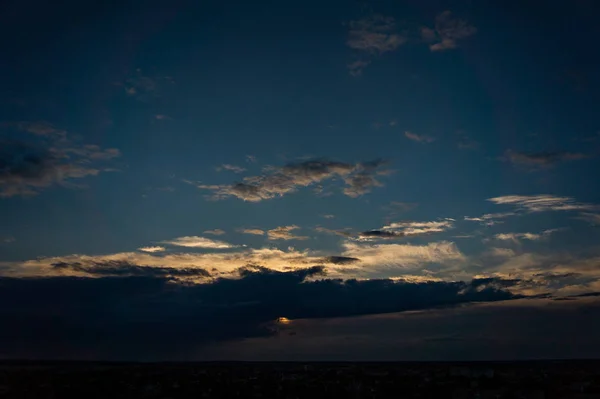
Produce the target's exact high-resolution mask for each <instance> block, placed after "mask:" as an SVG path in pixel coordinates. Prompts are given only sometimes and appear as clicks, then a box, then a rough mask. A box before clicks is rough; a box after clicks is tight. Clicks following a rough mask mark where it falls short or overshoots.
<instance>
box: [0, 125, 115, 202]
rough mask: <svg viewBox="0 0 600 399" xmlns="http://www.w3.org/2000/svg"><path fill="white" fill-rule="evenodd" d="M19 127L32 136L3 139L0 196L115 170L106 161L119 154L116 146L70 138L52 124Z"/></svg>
mask: <svg viewBox="0 0 600 399" xmlns="http://www.w3.org/2000/svg"><path fill="white" fill-rule="evenodd" d="M17 127H18V129H19V130H22V131H25V132H27V133H30V134H31V135H33V136H30V137H19V138H4V139H0V198H2V197H4V198H6V197H13V196H32V195H37V194H39V192H40V191H42V190H44V189H47V188H49V187H51V186H66V187H81V186H78V185H76V184H75V183H74V180H77V179H82V178H85V177H87V176H96V175H98V174H100V173H101V172H106V171H113V170H114V169H112V168H110V167H108V166H107V165H106V163H108V162H109V161H111V160H112V159H113V158H117V157H119V156H120V152H119V150H118V149H116V148H107V149H103V148H100V147H99V146H97V145H93V144H81V143H78V142H76V141H73V140H70V139H69V138H68V137H67V134H66V132H65V131H63V130H58V129H56V128H54V127H52V126H51V125H47V124H40V123H26V122H19V123H18V124H17ZM36 138H40V140H37V139H36Z"/></svg>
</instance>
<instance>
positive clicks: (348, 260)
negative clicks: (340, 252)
mask: <svg viewBox="0 0 600 399" xmlns="http://www.w3.org/2000/svg"><path fill="white" fill-rule="evenodd" d="M321 262H323V263H333V264H334V265H350V264H352V263H356V262H360V259H358V258H352V257H349V256H326V257H325V258H323V259H322V260H321Z"/></svg>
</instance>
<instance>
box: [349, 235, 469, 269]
mask: <svg viewBox="0 0 600 399" xmlns="http://www.w3.org/2000/svg"><path fill="white" fill-rule="evenodd" d="M343 248H344V250H343V251H342V253H341V255H342V256H348V257H352V258H358V259H360V263H359V264H360V266H361V267H362V268H361V269H359V270H356V271H355V272H356V273H359V274H364V273H365V272H366V271H368V275H370V276H372V277H377V276H379V277H392V276H401V275H403V274H417V275H418V274H421V273H422V269H423V268H424V266H425V265H426V264H438V265H455V264H457V263H460V262H462V261H464V260H465V256H464V255H463V254H462V253H461V252H460V250H459V249H458V248H457V247H456V245H455V244H454V243H452V242H448V241H440V242H431V243H428V244H427V245H411V244H375V245H374V244H367V243H357V242H352V241H347V242H345V243H344V244H343Z"/></svg>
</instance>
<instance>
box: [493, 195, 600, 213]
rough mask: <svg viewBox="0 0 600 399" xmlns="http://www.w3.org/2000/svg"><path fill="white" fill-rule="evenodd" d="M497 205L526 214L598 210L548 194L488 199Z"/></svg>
mask: <svg viewBox="0 0 600 399" xmlns="http://www.w3.org/2000/svg"><path fill="white" fill-rule="evenodd" d="M488 201H490V202H493V203H494V204H497V205H513V206H516V207H517V208H519V209H522V210H524V211H527V212H546V211H577V210H580V211H586V210H597V209H600V207H599V206H598V205H594V204H586V203H582V202H577V201H576V200H575V199H574V198H572V197H557V196H553V195H550V194H538V195H504V196H501V197H494V198H488Z"/></svg>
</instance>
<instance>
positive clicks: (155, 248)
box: [138, 246, 167, 253]
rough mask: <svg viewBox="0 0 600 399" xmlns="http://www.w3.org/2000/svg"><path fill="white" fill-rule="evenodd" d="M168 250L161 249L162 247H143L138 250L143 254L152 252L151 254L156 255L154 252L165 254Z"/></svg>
mask: <svg viewBox="0 0 600 399" xmlns="http://www.w3.org/2000/svg"><path fill="white" fill-rule="evenodd" d="M166 250H167V249H166V248H165V247H161V246H154V247H141V248H138V251H142V252H150V253H154V252H163V251H166Z"/></svg>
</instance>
